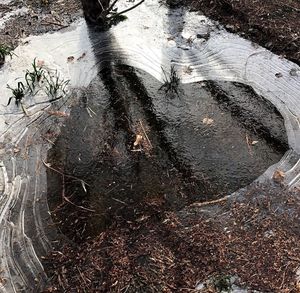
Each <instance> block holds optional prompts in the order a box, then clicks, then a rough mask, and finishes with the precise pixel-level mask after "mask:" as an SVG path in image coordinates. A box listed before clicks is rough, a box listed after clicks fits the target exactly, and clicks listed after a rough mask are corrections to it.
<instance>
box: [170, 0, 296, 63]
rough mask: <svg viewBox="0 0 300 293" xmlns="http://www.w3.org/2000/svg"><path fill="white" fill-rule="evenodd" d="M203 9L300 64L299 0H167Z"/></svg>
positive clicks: (207, 13) (252, 39)
mask: <svg viewBox="0 0 300 293" xmlns="http://www.w3.org/2000/svg"><path fill="white" fill-rule="evenodd" d="M167 2H170V3H173V5H174V4H177V5H184V6H187V7H189V8H190V9H191V10H196V11H199V10H201V11H202V12H203V13H204V14H205V15H206V16H208V17H210V18H212V19H214V20H217V21H219V22H220V23H221V24H223V25H224V26H225V28H226V29H227V30H229V31H231V32H233V33H238V34H239V35H241V36H242V37H244V38H247V39H249V40H251V41H253V42H255V43H258V44H260V45H261V46H263V47H265V48H267V49H269V50H270V51H272V52H274V53H276V54H278V55H281V56H282V57H285V58H287V59H289V60H291V61H293V62H295V63H297V64H298V65H299V64H300V30H299V27H300V2H299V1H298V0H289V1H286V0H275V1H273V0H266V1H257V0H197V1H195V0H167Z"/></svg>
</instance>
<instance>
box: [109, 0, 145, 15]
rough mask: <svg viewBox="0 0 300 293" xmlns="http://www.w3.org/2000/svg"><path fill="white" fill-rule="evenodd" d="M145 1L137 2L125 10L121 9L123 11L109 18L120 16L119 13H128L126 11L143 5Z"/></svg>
mask: <svg viewBox="0 0 300 293" xmlns="http://www.w3.org/2000/svg"><path fill="white" fill-rule="evenodd" d="M144 1H145V0H142V1H140V2H139V3H137V4H135V5H133V6H131V7H129V8H127V9H125V10H123V11H121V12H119V13H116V14H114V15H112V16H110V17H108V18H107V19H111V18H115V17H118V16H119V15H121V14H123V13H126V12H128V11H130V10H132V9H134V8H136V7H138V6H139V5H141V4H142V3H143V2H144Z"/></svg>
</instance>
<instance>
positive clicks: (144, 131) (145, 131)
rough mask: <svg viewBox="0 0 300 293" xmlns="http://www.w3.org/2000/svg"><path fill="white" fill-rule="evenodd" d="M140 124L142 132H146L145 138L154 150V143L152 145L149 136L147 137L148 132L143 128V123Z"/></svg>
mask: <svg viewBox="0 0 300 293" xmlns="http://www.w3.org/2000/svg"><path fill="white" fill-rule="evenodd" d="M139 122H140V125H141V128H142V130H143V132H144V135H145V137H146V139H147V141H148V143H149V145H150V147H151V148H153V146H152V143H151V141H150V139H149V137H148V135H147V133H146V130H145V128H144V126H143V123H142V121H141V120H139Z"/></svg>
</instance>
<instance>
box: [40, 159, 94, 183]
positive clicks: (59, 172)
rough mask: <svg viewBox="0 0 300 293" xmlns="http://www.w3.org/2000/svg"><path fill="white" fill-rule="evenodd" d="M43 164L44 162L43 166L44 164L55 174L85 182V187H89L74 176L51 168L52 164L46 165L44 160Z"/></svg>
mask: <svg viewBox="0 0 300 293" xmlns="http://www.w3.org/2000/svg"><path fill="white" fill-rule="evenodd" d="M42 162H43V164H44V165H45V166H46V167H47V168H49V169H50V170H52V171H54V172H56V173H58V174H60V175H62V176H65V177H69V178H72V179H74V180H77V181H80V182H83V183H84V184H85V185H87V186H89V184H88V183H86V182H85V181H84V180H82V179H80V178H77V177H75V176H72V175H68V174H64V173H63V172H61V171H59V170H57V169H55V168H53V167H51V166H50V164H48V163H46V162H45V161H44V160H42Z"/></svg>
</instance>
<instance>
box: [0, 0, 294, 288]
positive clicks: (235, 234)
mask: <svg viewBox="0 0 300 293" xmlns="http://www.w3.org/2000/svg"><path fill="white" fill-rule="evenodd" d="M177 2H178V3H177V4H184V5H186V6H188V7H189V8H190V9H192V10H201V11H203V13H205V14H206V15H207V16H209V17H211V18H213V19H215V20H218V21H220V22H221V23H222V24H224V25H225V27H226V29H228V30H230V31H232V32H235V33H239V34H240V35H242V36H243V37H246V38H249V39H250V40H252V41H253V42H257V43H259V44H260V45H262V46H264V47H266V48H268V49H270V50H271V51H273V52H275V53H276V54H280V55H282V56H283V57H286V58H288V59H290V60H291V61H293V62H295V63H297V64H300V62H299V61H300V52H299V44H300V41H299V24H300V23H299V22H300V17H299V9H300V3H299V1H296V0H291V1H288V2H287V1H272V2H271V1H264V2H263V3H262V2H261V1H260V2H258V1H247V0H241V1H235V0H198V1H192V0H183V1H177ZM27 4H28V7H27V8H29V12H28V13H26V14H25V15H24V16H19V17H17V18H12V19H11V20H10V21H8V22H7V25H6V27H5V28H4V29H3V30H1V34H0V43H4V44H7V45H10V46H12V47H15V46H17V44H18V42H19V40H20V38H22V37H25V36H28V35H30V34H41V33H45V32H49V31H54V30H59V29H62V28H65V27H66V26H68V25H69V24H70V23H71V22H73V21H74V20H76V18H77V17H78V16H80V15H81V10H80V9H81V7H80V4H79V1H68V2H64V1H49V2H48V1H41V2H35V1H29V2H27ZM177 4H176V5H177ZM20 6H22V3H21V2H18V1H16V2H13V3H10V4H8V5H5V4H1V6H0V11H1V13H4V12H8V11H12V10H14V9H16V8H17V7H20ZM213 90H214V91H215V93H216V95H217V96H218V100H219V102H220V103H222V105H223V110H224V111H229V112H230V111H232V112H231V114H232V115H233V116H234V115H237V116H239V113H238V112H239V111H240V109H239V108H238V107H237V105H235V104H232V103H231V102H230V101H226V99H225V100H224V97H226V95H225V96H224V88H223V89H221V90H220V88H219V87H216V86H214V87H213ZM116 101H118V99H116ZM82 103H83V104H84V105H83V108H84V109H85V111H86V109H87V108H88V103H86V101H82ZM120 106H122V105H120V103H118V102H117V103H116V104H115V105H114V107H116V108H119V107H120ZM87 113H88V112H87ZM119 113H120V112H119ZM87 116H88V114H87ZM74 119H75V120H76V116H75V118H74ZM75 122H76V121H75ZM252 122H253V121H252V120H249V121H242V122H241V123H244V124H245V125H247V124H248V125H249V124H251V123H252ZM126 123H127V122H126V117H124V116H122V115H120V117H119V119H116V124H117V125H119V126H120V127H121V128H122V131H121V132H120V133H118V135H115V136H112V137H109V139H110V140H113V139H115V141H114V143H115V145H118V144H119V145H122V144H124V145H126V146H130V147H131V148H132V145H133V144H134V141H135V140H136V131H133V129H132V128H130V127H129V131H128V126H126ZM256 126H257V125H256ZM98 127H99V129H101V127H103V125H98ZM256 129H257V127H256ZM135 130H137V129H135ZM267 130H268V128H262V129H261V132H262V133H263V134H262V135H263V137H265V138H266V141H268V137H269V142H270V141H271V142H274V137H275V139H277V140H276V142H280V146H281V147H280V148H279V150H277V151H278V152H279V153H280V152H282V151H284V150H285V149H286V142H285V138H282V136H281V134H282V133H280V134H279V135H276V134H274V133H273V134H272V133H268V132H266V131H267ZM138 131H140V132H142V129H138ZM79 138H80V137H79V136H77V139H79ZM93 138H95V137H93V133H92V134H91V135H90V139H93ZM243 139H244V137H243ZM116 141H117V143H116ZM154 141H155V140H154ZM74 143H77V141H76V140H74ZM83 143H86V144H88V141H84V142H83ZM114 143H113V144H112V145H114ZM148 144H149V143H148ZM276 144H277V143H276ZM245 145H246V148H247V144H245ZM68 147H69V146H67V148H68ZM106 147H107V146H105V148H106ZM105 148H104V149H100V147H99V149H98V151H99V153H101V152H102V153H101V154H102V155H103V153H105V151H107V149H105ZM143 148H144V149H145V150H146V151H147V148H149V145H148V146H147V145H144V146H143ZM111 151H112V152H111ZM93 152H94V153H93ZM95 152H96V150H95V149H92V150H91V153H93V154H95ZM109 154H110V155H111V154H113V155H114V158H113V159H112V158H111V157H105V156H102V159H103V160H104V162H105V163H106V165H104V164H102V165H101V163H100V164H98V165H97V166H96V168H97V167H98V169H100V170H101V168H102V167H103V166H107V161H108V160H110V163H111V161H113V160H115V161H113V162H114V163H115V162H117V163H120V160H121V159H120V152H119V150H118V149H117V148H112V149H110V152H109ZM96 155H97V154H96ZM163 155H164V156H166V157H168V154H165V153H163ZM62 156H64V154H62ZM134 156H135V155H134ZM138 156H140V154H139V153H137V154H136V157H138ZM163 158H164V157H163ZM55 159H57V158H55ZM118 160H119V161H118ZM139 161H140V162H141V165H142V166H146V165H147V166H148V167H149V169H146V170H152V172H153V173H150V174H146V175H148V177H149V175H153V180H154V181H156V184H157V185H159V184H160V183H161V181H160V180H161V179H163V182H164V186H163V187H164V188H163V191H164V192H166V191H168V190H170V189H171V188H173V190H174V189H176V191H177V193H176V195H175V197H176V200H177V202H179V201H180V200H182V204H181V205H177V206H176V207H175V208H174V207H172V205H170V202H171V200H169V201H168V199H166V198H165V197H164V195H163V194H157V192H156V191H157V190H152V191H153V193H152V194H150V196H146V197H139V200H135V201H127V198H126V196H127V195H126V193H128V190H125V191H124V193H123V194H125V195H126V196H125V197H122V194H121V197H115V199H117V200H114V201H115V209H111V210H110V213H107V214H106V221H105V222H104V224H103V223H101V225H100V226H101V227H100V228H99V227H97V229H96V230H95V233H94V234H93V233H91V230H92V229H93V227H94V226H91V227H89V228H88V232H89V233H88V234H84V231H85V230H86V229H87V227H86V226H85V225H84V223H87V222H88V221H87V219H90V218H91V214H94V213H95V212H94V210H93V209H94V208H95V207H94V206H89V201H87V200H86V198H85V197H83V198H82V197H81V198H80V197H77V198H76V196H74V195H76V192H78V190H80V192H79V194H81V195H82V196H83V195H84V192H82V190H83V191H84V189H85V188H87V189H89V185H85V182H83V181H82V176H81V175H82V174H80V172H79V173H78V174H76V175H77V176H78V177H75V176H74V177H73V178H72V177H68V176H65V177H62V176H61V175H59V174H56V177H55V176H54V175H53V173H55V171H53V170H52V171H51V170H48V174H50V173H51V172H52V176H54V177H53V182H54V183H55V184H56V185H57V183H60V188H59V189H58V191H57V198H56V203H54V205H53V206H52V212H53V210H54V213H53V215H54V216H55V217H56V218H54V219H56V220H57V221H62V223H63V226H61V223H59V222H57V227H58V228H62V231H63V232H64V234H65V235H67V236H68V237H69V238H67V237H66V238H65V243H64V245H63V246H62V247H56V249H55V250H54V251H53V252H52V253H51V254H50V255H49V256H47V257H46V258H45V259H44V260H43V264H44V265H45V269H46V271H47V273H48V275H49V286H48V288H47V289H46V290H45V292H127V293H128V292H189V291H191V292H193V291H195V290H194V289H195V287H196V285H197V284H198V283H199V282H203V281H205V280H212V283H214V280H217V279H218V278H219V277H220V276H236V277H237V279H236V281H235V282H236V284H237V285H239V286H240V287H243V288H250V289H251V290H254V289H256V290H262V291H265V292H300V285H299V283H297V281H296V270H297V268H298V266H299V262H300V259H299V252H300V233H299V232H300V231H299V229H300V227H299V221H298V219H299V217H300V205H299V190H294V191H287V190H285V188H284V187H282V186H281V184H280V182H279V183H278V184H276V183H274V182H270V185H269V186H268V187H267V188H266V187H265V188H263V187H261V186H257V185H253V186H252V189H250V190H248V191H247V192H246V191H244V193H243V194H242V195H241V196H240V197H239V198H238V199H237V198H232V199H229V198H227V197H223V196H224V195H225V194H226V192H223V193H222V192H221V194H219V196H216V197H209V198H201V199H199V198H197V197H194V198H193V199H192V200H190V198H189V196H190V195H189V192H190V191H193V192H194V193H195V189H194V186H192V187H191V185H190V184H191V182H192V181H190V182H187V183H186V182H185V181H184V180H183V179H182V176H181V174H179V173H178V171H174V170H173V167H174V166H173V165H172V164H173V162H172V161H171V163H172V164H170V165H167V167H166V166H160V165H157V164H153V165H151V164H152V161H151V160H150V159H149V158H148V157H145V158H143V159H141V158H139ZM157 166H159V168H157ZM54 167H57V168H61V167H63V166H62V165H56V166H55V165H54ZM72 167H74V166H71V167H70V169H68V170H64V171H67V172H69V171H72V170H74V169H72ZM75 167H76V166H75ZM89 167H90V166H88V165H87V166H85V168H87V169H89ZM111 167H112V168H114V167H115V165H113V164H112V165H111ZM85 170H86V169H85ZM161 170H164V171H165V170H169V171H170V170H171V172H168V171H166V172H165V173H161ZM93 171H94V170H93ZM114 172H118V170H113V171H112V172H111V173H109V174H106V176H107V178H106V179H107V181H109V180H108V179H109V178H111V177H112V176H115V174H116V173H114ZM172 172H174V173H172ZM56 173H57V172H56ZM146 175H145V176H146ZM154 175H155V176H154ZM170 175H172V176H174V177H175V180H172V179H170ZM100 176H101V175H100V174H98V173H96V175H94V178H93V180H94V182H97V178H101V177H100ZM168 176H169V177H168ZM121 179H122V180H124V181H126V178H125V179H124V178H121ZM65 183H66V185H67V186H69V187H67V189H66V190H64V192H67V193H66V194H64V195H67V196H68V200H69V201H70V202H65V200H64V198H61V197H60V196H61V195H62V189H61V187H62V186H64V184H65ZM90 183H91V182H88V184H90ZM150 183H151V182H150V181H149V185H150ZM186 186H187V187H186ZM98 187H99V186H96V188H98ZM127 187H128V186H127ZM68 188H69V189H68ZM72 188H73V189H72ZM114 188H115V186H114V185H111V186H109V185H108V184H107V185H106V186H105V188H103V190H105V189H107V190H108V191H109V190H114V191H113V192H114V196H118V189H117V188H116V189H114ZM128 188H132V187H130V186H129V187H128ZM181 188H185V190H184V195H183V197H182V198H180V196H182V194H181V192H182V190H181ZM52 191H53V190H52ZM143 191H144V190H143V189H142V190H140V192H143ZM72 192H73V193H72ZM69 196H70V197H69ZM211 200H212V202H211ZM70 207H71V208H70ZM102 208H104V210H105V209H106V208H108V207H107V206H105V205H104V206H102ZM109 208H110V207H109ZM91 210H92V211H91ZM55 212H58V213H60V215H58V216H56V215H55ZM98 212H99V210H98ZM100 214H101V213H100ZM100 216H101V217H102V216H103V214H101V215H100ZM95 219H99V217H96V218H95ZM94 221H96V220H94ZM107 227H109V229H107ZM74 240H75V241H74ZM217 287H218V286H216V285H208V287H204V289H203V290H202V292H216V291H217Z"/></svg>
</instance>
